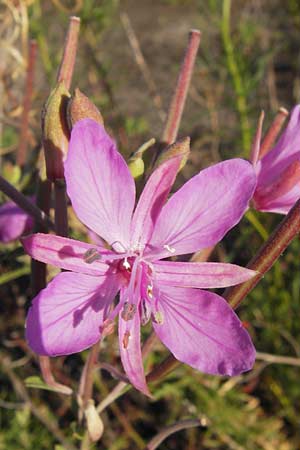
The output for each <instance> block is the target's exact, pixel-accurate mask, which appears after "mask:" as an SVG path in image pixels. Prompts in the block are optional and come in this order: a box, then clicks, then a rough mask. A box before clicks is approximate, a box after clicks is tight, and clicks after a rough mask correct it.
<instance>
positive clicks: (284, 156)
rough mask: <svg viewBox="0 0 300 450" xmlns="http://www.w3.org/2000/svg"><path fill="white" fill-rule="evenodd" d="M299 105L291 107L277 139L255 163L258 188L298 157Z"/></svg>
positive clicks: (299, 144)
mask: <svg viewBox="0 0 300 450" xmlns="http://www.w3.org/2000/svg"><path fill="white" fill-rule="evenodd" d="M299 130H300V105H297V106H295V108H294V109H293V111H292V113H291V116H290V120H289V123H288V125H287V127H286V129H285V130H284V132H283V133H282V135H281V137H280V139H279V141H278V142H277V144H276V145H275V147H273V149H272V150H271V151H269V152H268V153H267V154H266V155H265V156H264V157H263V158H262V159H261V160H260V161H258V163H257V165H256V170H257V174H258V182H257V187H258V188H262V187H263V188H264V187H267V186H268V185H269V184H270V183H273V182H274V180H276V179H278V177H279V176H280V175H281V174H282V172H283V171H284V170H286V169H287V167H288V166H289V165H290V164H291V163H292V162H294V161H296V160H299V158H300V132H299Z"/></svg>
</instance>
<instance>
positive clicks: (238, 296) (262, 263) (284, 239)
mask: <svg viewBox="0 0 300 450" xmlns="http://www.w3.org/2000/svg"><path fill="white" fill-rule="evenodd" d="M298 233H300V200H298V201H297V202H296V204H295V205H294V206H293V208H292V209H291V210H290V212H289V213H288V215H287V216H286V217H285V218H284V219H283V220H282V221H281V222H280V224H279V225H278V227H277V228H276V229H275V230H274V232H273V233H272V234H271V236H270V237H269V239H268V240H267V241H266V242H265V244H264V245H263V246H262V247H261V249H260V250H259V252H258V253H257V255H255V256H254V258H252V260H251V261H250V262H249V264H248V265H247V267H248V269H252V270H256V271H257V272H258V274H257V275H256V276H255V277H253V278H251V280H249V281H246V282H245V283H242V284H238V285H237V286H233V287H230V288H228V289H226V291H225V293H224V294H223V297H224V298H225V299H226V300H227V301H228V303H229V304H230V305H231V306H232V308H234V309H236V308H237V307H238V306H239V304H240V303H241V302H242V300H243V299H244V298H245V297H246V295H247V294H248V293H249V292H250V291H252V289H253V288H254V287H255V286H256V285H257V283H258V282H259V281H260V280H261V279H262V278H263V276H264V275H265V273H266V272H267V271H268V270H269V269H270V268H271V267H272V266H273V264H274V263H275V261H276V260H277V259H278V258H279V256H280V255H281V254H282V253H283V252H284V250H285V249H286V248H287V246H288V245H289V244H290V243H291V241H292V240H293V239H294V237H295V236H296V235H297V234H298Z"/></svg>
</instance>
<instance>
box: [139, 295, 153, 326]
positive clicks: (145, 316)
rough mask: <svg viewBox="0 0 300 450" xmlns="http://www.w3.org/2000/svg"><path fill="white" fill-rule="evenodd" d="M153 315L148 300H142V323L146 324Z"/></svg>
mask: <svg viewBox="0 0 300 450" xmlns="http://www.w3.org/2000/svg"><path fill="white" fill-rule="evenodd" d="M150 317H151V309H150V308H149V306H148V304H147V302H146V301H145V300H144V299H142V301H141V324H142V325H146V324H147V323H148V322H149V320H150Z"/></svg>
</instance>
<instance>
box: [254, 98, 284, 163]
mask: <svg viewBox="0 0 300 450" xmlns="http://www.w3.org/2000/svg"><path fill="white" fill-rule="evenodd" d="M288 115H289V112H288V111H287V110H286V109H285V108H282V107H281V108H279V110H278V112H277V114H276V116H275V119H274V120H273V122H272V124H271V126H270V128H269V129H268V131H267V133H266V135H265V137H264V139H263V141H262V143H261V146H260V149H259V159H261V158H262V157H263V156H264V155H265V154H266V153H268V151H269V150H270V149H271V147H272V146H273V145H274V143H275V141H276V138H277V136H278V135H279V133H280V131H281V129H282V126H283V124H284V122H285V120H286V118H287V116H288Z"/></svg>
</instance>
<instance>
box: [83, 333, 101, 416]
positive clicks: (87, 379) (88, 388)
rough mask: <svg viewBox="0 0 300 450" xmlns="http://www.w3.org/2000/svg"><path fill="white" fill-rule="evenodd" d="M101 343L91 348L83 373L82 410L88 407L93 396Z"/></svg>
mask: <svg viewBox="0 0 300 450" xmlns="http://www.w3.org/2000/svg"><path fill="white" fill-rule="evenodd" d="M98 351H99V342H97V343H96V344H94V345H93V346H92V347H91V350H90V352H89V355H88V358H87V361H86V364H85V366H84V368H83V371H82V380H81V381H80V384H81V385H82V409H83V410H84V409H85V408H86V407H87V404H88V401H89V400H90V399H91V398H92V395H93V383H94V370H95V368H96V365H97V361H98Z"/></svg>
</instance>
